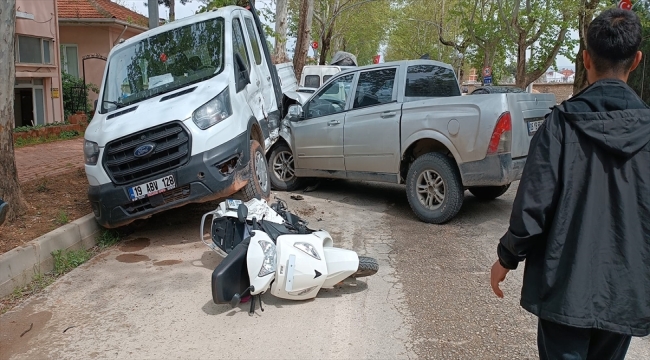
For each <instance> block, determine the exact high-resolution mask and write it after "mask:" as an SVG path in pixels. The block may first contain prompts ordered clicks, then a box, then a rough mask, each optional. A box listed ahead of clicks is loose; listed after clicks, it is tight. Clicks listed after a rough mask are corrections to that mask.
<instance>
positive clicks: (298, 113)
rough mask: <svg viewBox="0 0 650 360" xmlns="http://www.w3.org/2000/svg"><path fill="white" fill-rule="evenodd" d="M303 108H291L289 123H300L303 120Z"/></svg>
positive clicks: (298, 106)
mask: <svg viewBox="0 0 650 360" xmlns="http://www.w3.org/2000/svg"><path fill="white" fill-rule="evenodd" d="M303 115H304V114H303V112H302V106H300V105H296V104H293V105H291V106H289V111H288V113H287V118H288V119H289V121H298V120H302V118H303Z"/></svg>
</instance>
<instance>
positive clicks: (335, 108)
mask: <svg viewBox="0 0 650 360" xmlns="http://www.w3.org/2000/svg"><path fill="white" fill-rule="evenodd" d="M353 79H354V74H350V75H345V76H341V77H340V78H338V79H336V80H334V81H332V82H331V83H330V84H329V85H327V86H326V87H324V88H323V89H321V90H320V91H319V92H318V94H317V95H316V96H314V97H313V98H312V99H311V100H310V101H309V102H308V103H307V105H306V111H305V113H306V116H305V119H311V118H316V117H321V116H327V115H333V114H337V113H340V112H343V111H344V110H345V104H347V101H348V95H349V94H350V87H351V85H352V80H353Z"/></svg>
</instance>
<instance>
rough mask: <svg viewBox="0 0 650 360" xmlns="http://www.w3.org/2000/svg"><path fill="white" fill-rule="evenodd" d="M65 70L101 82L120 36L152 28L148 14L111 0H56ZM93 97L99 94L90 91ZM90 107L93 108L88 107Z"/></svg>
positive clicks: (89, 80) (130, 35)
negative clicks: (107, 58)
mask: <svg viewBox="0 0 650 360" xmlns="http://www.w3.org/2000/svg"><path fill="white" fill-rule="evenodd" d="M24 1H27V0H24ZM56 1H57V4H58V18H59V36H60V41H59V48H60V52H61V70H62V71H63V72H66V73H68V74H70V75H72V76H74V77H77V78H84V68H85V81H86V83H87V84H90V83H92V84H95V85H98V86H99V85H100V83H101V80H102V76H103V75H104V68H105V67H106V61H105V59H106V57H107V56H108V53H109V52H110V50H111V49H112V48H113V47H114V46H115V45H117V44H118V42H119V41H120V39H125V40H126V39H128V38H130V37H133V36H135V35H137V34H140V33H142V32H144V31H146V30H148V29H149V20H148V18H147V17H145V16H143V15H140V14H138V13H136V12H135V11H132V10H130V9H128V8H125V7H124V6H120V5H118V4H116V3H114V2H112V1H110V0H56ZM89 95H90V99H91V100H95V99H96V98H97V95H96V94H94V93H92V92H91V93H90V94H89ZM88 110H89V111H90V109H88Z"/></svg>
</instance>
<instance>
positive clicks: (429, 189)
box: [406, 153, 464, 224]
mask: <svg viewBox="0 0 650 360" xmlns="http://www.w3.org/2000/svg"><path fill="white" fill-rule="evenodd" d="M406 195H407V198H408V201H409V205H411V209H412V210H413V212H415V214H416V215H417V217H418V218H419V219H420V220H422V221H424V222H427V223H432V224H442V223H445V222H447V221H449V220H451V219H452V218H453V217H454V216H456V214H458V211H460V208H461V207H462V205H463V197H464V189H463V186H462V182H461V180H460V174H459V173H458V170H457V169H456V166H455V165H454V164H453V162H452V161H451V159H450V158H449V157H448V156H446V155H444V154H440V153H428V154H425V155H422V156H420V157H419V158H417V159H415V161H414V162H413V164H411V167H410V169H409V171H408V174H407V176H406Z"/></svg>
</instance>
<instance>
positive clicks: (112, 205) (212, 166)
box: [88, 133, 251, 228]
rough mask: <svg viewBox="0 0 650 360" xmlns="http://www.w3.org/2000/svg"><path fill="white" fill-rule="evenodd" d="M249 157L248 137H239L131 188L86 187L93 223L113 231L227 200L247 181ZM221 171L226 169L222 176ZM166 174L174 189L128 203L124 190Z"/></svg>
mask: <svg viewBox="0 0 650 360" xmlns="http://www.w3.org/2000/svg"><path fill="white" fill-rule="evenodd" d="M249 154H250V144H249V141H248V136H247V134H246V133H242V134H241V135H239V136H237V137H236V138H234V139H232V140H230V141H229V142H227V143H225V144H221V145H219V146H217V147H215V148H214V149H212V150H209V151H206V152H204V153H200V154H196V155H194V156H192V157H191V158H190V161H189V162H188V163H187V164H185V165H183V166H181V167H178V168H176V169H173V170H172V171H169V172H167V173H163V174H156V175H155V176H151V177H150V178H147V179H142V180H138V181H136V182H134V183H132V184H125V185H115V184H113V183H108V184H103V185H100V186H89V187H88V198H89V200H90V204H91V206H92V209H93V212H94V214H95V219H97V222H99V224H100V225H102V226H104V227H106V228H114V227H119V226H124V225H127V224H129V223H131V222H133V221H134V220H137V219H145V218H148V217H151V216H152V215H153V214H156V213H159V212H161V211H164V210H168V209H171V208H175V207H179V206H182V205H185V204H189V203H196V202H204V201H209V200H217V199H221V198H224V197H228V196H231V195H233V194H234V193H236V192H237V191H239V190H240V189H241V188H243V187H244V186H245V185H246V184H247V183H248V181H249V179H250V178H251V171H250V162H249V158H250V155H249ZM224 163H226V164H227V165H228V164H229V165H230V167H228V166H227V165H223V164H224ZM224 168H227V170H226V171H225V172H224ZM169 174H172V175H174V179H175V181H176V184H177V186H176V188H175V189H173V190H168V191H165V192H163V193H160V194H157V195H154V196H152V197H148V198H144V199H141V200H136V201H131V200H130V198H129V195H128V188H130V187H132V186H135V185H140V184H142V183H146V182H148V181H152V180H155V179H157V178H160V177H162V176H165V175H169Z"/></svg>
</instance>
